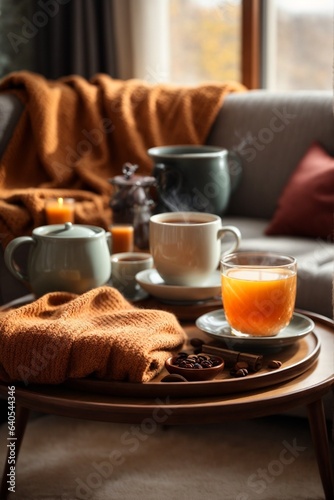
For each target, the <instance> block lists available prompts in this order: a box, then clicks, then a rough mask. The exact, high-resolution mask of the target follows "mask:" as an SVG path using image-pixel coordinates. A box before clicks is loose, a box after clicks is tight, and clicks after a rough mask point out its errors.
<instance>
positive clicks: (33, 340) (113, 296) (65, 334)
mask: <svg viewBox="0 0 334 500" xmlns="http://www.w3.org/2000/svg"><path fill="white" fill-rule="evenodd" d="M0 332H1V341H0V379H1V380H2V381H4V382H14V381H23V382H24V383H25V384H30V383H41V384H59V383H62V382H64V381H66V380H68V379H71V378H82V377H89V376H94V377H95V378H98V379H104V380H118V381H130V382H147V381H149V380H150V379H152V378H153V377H154V376H155V375H157V374H158V373H159V372H160V371H161V370H162V368H163V366H164V362H165V360H166V359H167V357H169V356H170V355H171V353H173V352H176V351H177V350H179V349H180V348H181V347H182V345H183V342H184V340H185V333H184V331H183V329H182V328H181V326H180V325H179V323H178V322H177V320H176V318H175V316H174V315H173V314H171V313H168V312H165V311H158V310H153V309H151V310H149V309H145V310H143V309H138V308H135V307H133V306H132V305H130V304H129V303H128V302H127V301H126V300H125V299H124V298H123V297H122V295H121V294H120V293H119V292H118V291H117V290H115V289H114V288H111V287H100V288H95V289H94V290H91V291H89V292H87V293H85V294H82V295H80V296H77V295H73V294H70V293H67V292H53V293H50V294H47V295H44V296H43V297H41V298H40V299H38V300H36V301H34V302H32V303H31V304H28V305H26V306H22V307H20V308H18V309H13V310H10V311H8V312H6V313H3V314H2V315H1V316H0Z"/></svg>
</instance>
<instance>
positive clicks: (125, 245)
mask: <svg viewBox="0 0 334 500" xmlns="http://www.w3.org/2000/svg"><path fill="white" fill-rule="evenodd" d="M109 230H110V233H111V248H112V253H121V252H132V251H133V241H134V235H133V226H131V225H130V224H115V225H114V226H111V227H110V229H109Z"/></svg>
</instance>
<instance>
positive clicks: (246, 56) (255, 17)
mask: <svg viewBox="0 0 334 500" xmlns="http://www.w3.org/2000/svg"><path fill="white" fill-rule="evenodd" d="M241 9H242V11H241V12H242V13H241V51H242V52H241V81H242V83H243V84H244V85H245V86H246V87H247V88H248V89H259V88H261V87H262V84H261V66H262V54H261V19H262V11H263V4H262V0H242V4H241Z"/></svg>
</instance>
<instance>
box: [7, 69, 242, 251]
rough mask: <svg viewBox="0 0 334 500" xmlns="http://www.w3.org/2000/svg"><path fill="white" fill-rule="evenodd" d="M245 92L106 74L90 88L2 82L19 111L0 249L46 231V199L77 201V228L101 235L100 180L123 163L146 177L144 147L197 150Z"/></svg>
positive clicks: (34, 79) (25, 78)
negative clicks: (93, 228)
mask: <svg viewBox="0 0 334 500" xmlns="http://www.w3.org/2000/svg"><path fill="white" fill-rule="evenodd" d="M244 90H245V88H244V87H243V86H242V85H241V84H239V83H236V82H226V83H208V84H201V85H198V86H194V87H185V86H173V85H167V84H149V83H146V82H144V81H141V80H127V81H122V80H115V79H112V78H111V77H109V76H108V75H105V74H98V75H96V76H95V77H94V78H92V79H91V80H90V81H87V80H85V79H84V78H82V77H80V76H69V77H65V78H61V79H59V80H55V81H52V80H46V79H45V78H44V77H42V76H41V75H38V74H34V73H30V72H26V71H21V72H17V73H12V74H10V75H9V76H8V77H6V78H4V79H3V80H2V81H1V82H0V92H12V93H14V94H15V95H16V96H17V97H18V98H19V99H20V100H21V101H22V102H23V104H24V111H23V113H22V116H21V118H20V120H19V123H18V125H17V127H16V129H15V132H14V135H13V137H12V139H11V141H10V143H9V145H8V147H7V149H6V151H5V153H4V155H3V157H2V158H1V159H0V236H1V239H2V244H3V246H6V244H7V242H8V241H10V239H12V238H13V237H16V236H19V235H22V234H30V233H31V231H32V229H33V228H34V227H36V226H39V225H43V224H44V223H45V215H44V199H45V198H46V197H51V196H52V197H55V196H61V197H64V196H71V197H74V198H76V199H77V200H78V203H77V204H76V216H77V220H78V222H80V223H87V224H95V225H99V226H102V227H104V228H105V229H106V228H107V226H108V224H110V222H111V215H112V214H111V212H110V210H109V209H108V202H109V196H110V193H111V186H110V184H109V183H108V179H109V178H111V177H113V176H115V175H117V174H120V173H121V170H122V166H123V164H124V163H125V162H131V163H135V164H137V165H139V169H138V171H137V173H138V174H139V175H141V174H144V175H145V174H148V173H150V172H151V169H152V163H151V160H150V158H149V157H148V155H147V149H148V148H150V147H153V146H161V145H168V144H202V143H204V142H205V139H206V137H207V135H208V132H209V130H210V128H211V126H212V124H213V121H214V119H215V117H216V115H217V113H218V110H219V109H220V107H221V105H222V102H223V99H224V97H225V96H226V95H227V94H228V93H230V92H239V91H244ZM53 190H56V192H53ZM72 190H73V191H72Z"/></svg>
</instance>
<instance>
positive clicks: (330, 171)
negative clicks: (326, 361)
mask: <svg viewBox="0 0 334 500" xmlns="http://www.w3.org/2000/svg"><path fill="white" fill-rule="evenodd" d="M265 234H267V235H294V236H307V237H313V238H323V239H326V240H329V241H334V158H332V157H331V156H329V155H328V154H327V153H326V151H325V150H324V149H323V148H322V147H321V146H320V145H319V144H316V143H315V144H313V145H312V146H311V147H310V148H309V149H308V151H307V152H306V154H305V156H304V157H303V158H302V159H301V161H300V163H299V165H298V166H297V168H296V170H295V172H294V173H293V174H292V176H291V177H290V179H289V181H288V183H287V184H286V186H285V188H284V189H283V191H282V194H281V196H280V198H279V201H278V207H277V209H276V212H275V213H274V216H273V218H272V220H271V222H270V224H269V226H268V227H267V228H266V230H265Z"/></svg>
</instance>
